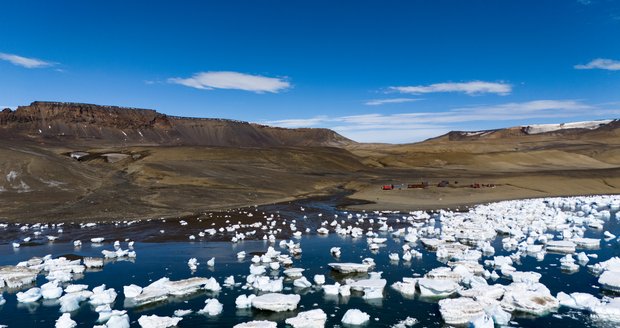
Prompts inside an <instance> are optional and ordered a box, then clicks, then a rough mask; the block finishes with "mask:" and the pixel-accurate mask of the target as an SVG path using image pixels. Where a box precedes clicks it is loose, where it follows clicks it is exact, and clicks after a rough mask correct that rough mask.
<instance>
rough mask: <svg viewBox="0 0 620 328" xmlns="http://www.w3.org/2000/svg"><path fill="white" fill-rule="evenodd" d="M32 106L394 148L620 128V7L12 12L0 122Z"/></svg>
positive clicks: (2, 55)
mask: <svg viewBox="0 0 620 328" xmlns="http://www.w3.org/2000/svg"><path fill="white" fill-rule="evenodd" d="M34 100H54V101H73V102H87V103H96V104H108V105H119V106H131V107H141V108H152V109H156V110H158V111H160V112H163V113H166V114H171V115H180V116H192V117H217V118H230V119H237V120H244V121H251V122H258V123H264V124H271V125H278V126H284V127H328V128H332V129H334V130H336V131H338V132H340V133H341V134H343V135H345V136H347V137H350V138H352V139H354V140H358V141H366V142H394V143H402V142H412V141H419V140H422V139H425V138H428V137H433V136H437V135H439V134H442V133H445V132H447V131H450V130H478V129H489V128H499V127H506V126H515V125H526V124H534V123H559V122H569V121H580V120H593V119H607V118H620V1H614V0H562V1H551V0H548V1H543V0H532V1H528V0H512V1H509V0H505V1H486V0H480V1H476V0H452V1H449V0H437V1H430V0H428V1H413V0H410V1H362V0H355V1H353V0H352V1H333V0H332V1H322V0H312V1H290V0H282V1H270V0H265V1H262V0H261V1H258V0H246V1H235V0H227V1H183V2H179V1H153V0H150V1H126V0H123V1H116V0H106V1H97V0H89V1H83V0H79V1H44V0H41V1H28V0H21V1H3V2H1V3H0V106H8V107H15V106H18V105H24V104H28V103H30V102H31V101H34Z"/></svg>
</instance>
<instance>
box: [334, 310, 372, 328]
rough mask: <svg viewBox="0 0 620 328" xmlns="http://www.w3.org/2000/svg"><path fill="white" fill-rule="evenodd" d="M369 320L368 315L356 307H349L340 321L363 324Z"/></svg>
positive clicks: (349, 323)
mask: <svg viewBox="0 0 620 328" xmlns="http://www.w3.org/2000/svg"><path fill="white" fill-rule="evenodd" d="M368 320H370V316H369V315H368V314H367V313H365V312H362V311H360V310H358V309H349V310H348V311H347V312H346V313H345V314H344V316H343V317H342V320H341V321H342V323H344V324H346V325H363V324H364V323H366V322H368Z"/></svg>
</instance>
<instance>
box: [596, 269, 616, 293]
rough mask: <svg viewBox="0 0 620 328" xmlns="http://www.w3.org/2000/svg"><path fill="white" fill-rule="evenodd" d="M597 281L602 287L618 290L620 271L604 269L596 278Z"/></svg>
mask: <svg viewBox="0 0 620 328" xmlns="http://www.w3.org/2000/svg"><path fill="white" fill-rule="evenodd" d="M598 283H599V284H600V285H601V287H603V289H607V290H611V291H614V292H620V271H609V270H607V271H605V272H603V274H602V275H601V276H600V277H599V278H598Z"/></svg>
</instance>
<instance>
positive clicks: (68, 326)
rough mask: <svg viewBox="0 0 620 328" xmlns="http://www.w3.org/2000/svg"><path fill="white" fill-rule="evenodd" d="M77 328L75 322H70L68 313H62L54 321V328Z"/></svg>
mask: <svg viewBox="0 0 620 328" xmlns="http://www.w3.org/2000/svg"><path fill="white" fill-rule="evenodd" d="M76 326H77V322H75V321H73V320H71V315H70V314H69V313H63V314H62V315H61V316H60V318H58V320H56V326H55V327H56V328H73V327H76Z"/></svg>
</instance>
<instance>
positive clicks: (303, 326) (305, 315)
mask: <svg viewBox="0 0 620 328" xmlns="http://www.w3.org/2000/svg"><path fill="white" fill-rule="evenodd" d="M326 321H327V314H325V312H323V310H321V309H315V310H310V311H305V312H299V314H297V316H296V317H293V318H288V319H286V321H285V322H286V324H287V325H291V326H293V328H319V327H320V328H322V327H325V322H326Z"/></svg>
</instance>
